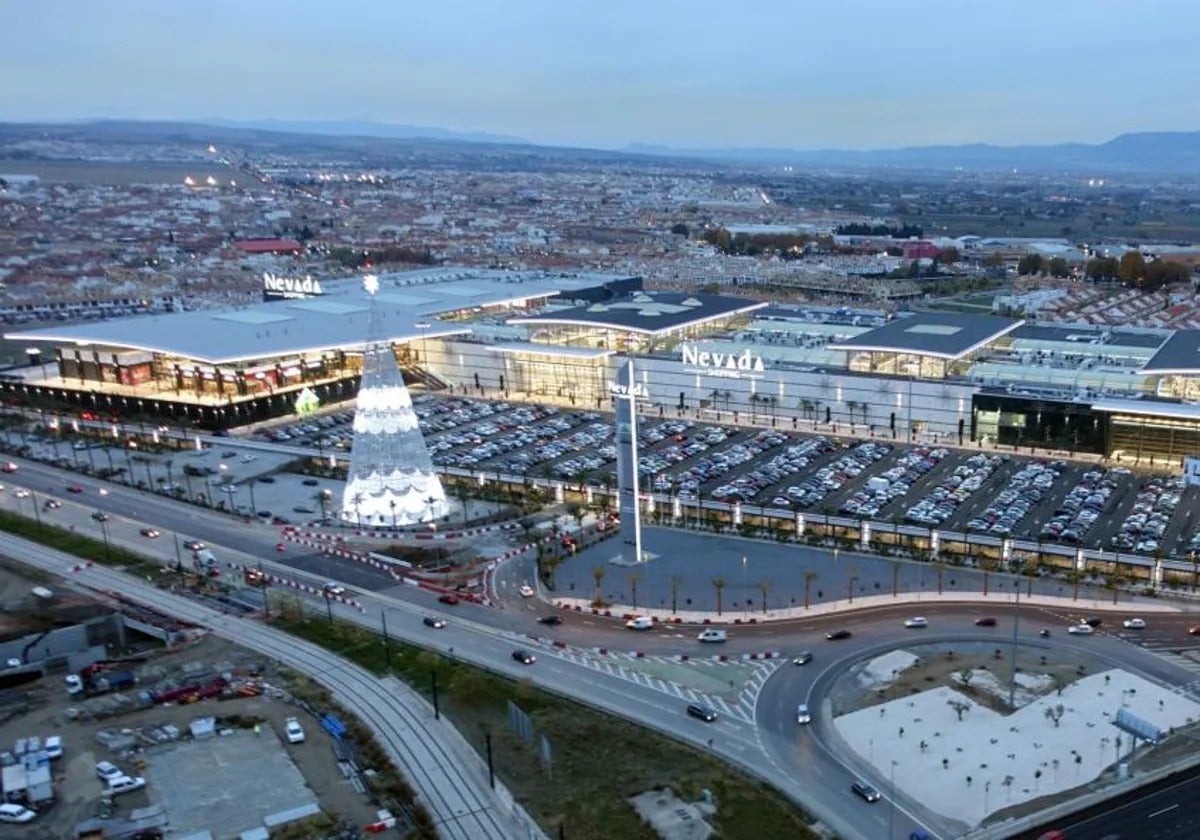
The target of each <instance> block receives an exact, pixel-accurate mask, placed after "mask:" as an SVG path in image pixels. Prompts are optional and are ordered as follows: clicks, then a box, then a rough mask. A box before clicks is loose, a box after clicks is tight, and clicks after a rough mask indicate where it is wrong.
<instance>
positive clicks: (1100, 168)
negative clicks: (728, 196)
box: [624, 131, 1200, 174]
mask: <svg viewBox="0 0 1200 840" xmlns="http://www.w3.org/2000/svg"><path fill="white" fill-rule="evenodd" d="M624 151H626V152H629V153H631V154H642V155H661V156H667V157H675V158H677V157H697V158H705V159H708V160H724V161H745V162H755V163H765V164H771V165H778V166H784V165H796V166H831V167H852V168H868V167H889V168H903V169H955V168H962V169H967V170H1001V169H1018V170H1026V171H1029V170H1034V171H1063V170H1070V171H1083V172H1086V171H1092V172H1095V173H1097V174H1103V173H1104V172H1116V171H1131V172H1132V171H1137V172H1162V173H1181V172H1188V173H1192V174H1195V173H1197V172H1200V131H1159V132H1140V133H1133V134H1122V135H1120V136H1119V137H1115V138H1113V139H1112V140H1109V141H1108V142H1107V143H1100V144H1096V145H1089V144H1086V143H1062V144H1058V145H1050V146H993V145H990V144H988V143H971V144H966V145H958V146H908V147H902V148H898V149H872V150H869V151H850V150H845V149H816V150H807V151H806V150H798V149H774V148H730V149H674V148H669V147H666V146H649V145H644V144H633V145H630V146H627V147H625V149H624Z"/></svg>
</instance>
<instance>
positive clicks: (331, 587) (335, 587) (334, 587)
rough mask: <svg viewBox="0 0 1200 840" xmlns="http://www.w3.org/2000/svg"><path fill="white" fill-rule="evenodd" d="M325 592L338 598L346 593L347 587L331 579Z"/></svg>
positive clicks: (326, 585)
mask: <svg viewBox="0 0 1200 840" xmlns="http://www.w3.org/2000/svg"><path fill="white" fill-rule="evenodd" d="M325 594H326V595H329V596H331V597H334V598H336V597H339V596H341V595H345V594H346V587H344V586H342V585H341V584H340V583H338V582H337V581H332V580H331V581H329V583H327V584H325Z"/></svg>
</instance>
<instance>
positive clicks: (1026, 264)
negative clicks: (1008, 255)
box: [1017, 254, 1042, 275]
mask: <svg viewBox="0 0 1200 840" xmlns="http://www.w3.org/2000/svg"><path fill="white" fill-rule="evenodd" d="M1041 271H1042V255H1041V254H1026V255H1025V256H1023V257H1021V259H1019V260H1017V273H1018V274H1021V275H1032V274H1038V273H1039V272H1041Z"/></svg>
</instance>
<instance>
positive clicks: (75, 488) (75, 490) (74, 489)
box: [67, 484, 83, 493]
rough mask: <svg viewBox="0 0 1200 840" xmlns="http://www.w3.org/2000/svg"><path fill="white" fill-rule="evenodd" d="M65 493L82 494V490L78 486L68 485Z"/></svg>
mask: <svg viewBox="0 0 1200 840" xmlns="http://www.w3.org/2000/svg"><path fill="white" fill-rule="evenodd" d="M67 492H68V493H82V492H83V488H82V487H80V486H79V485H78V484H68V485H67Z"/></svg>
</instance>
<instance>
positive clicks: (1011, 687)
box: [1008, 577, 1021, 709]
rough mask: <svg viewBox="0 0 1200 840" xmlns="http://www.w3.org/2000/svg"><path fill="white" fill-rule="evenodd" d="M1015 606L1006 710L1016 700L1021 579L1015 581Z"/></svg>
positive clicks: (1013, 704)
mask: <svg viewBox="0 0 1200 840" xmlns="http://www.w3.org/2000/svg"><path fill="white" fill-rule="evenodd" d="M1016 584H1017V587H1016V591H1017V606H1016V609H1015V610H1013V638H1012V676H1011V677H1010V678H1009V681H1008V708H1010V709H1015V708H1016V707H1017V706H1016V698H1017V628H1018V627H1019V626H1020V624H1021V578H1019V577H1018V578H1017V579H1016Z"/></svg>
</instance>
